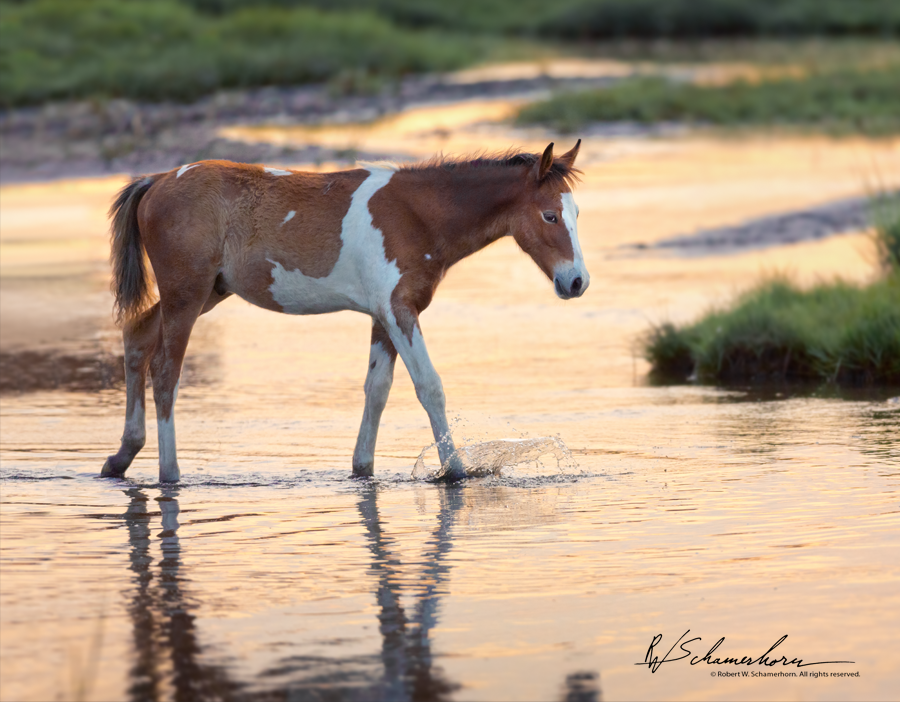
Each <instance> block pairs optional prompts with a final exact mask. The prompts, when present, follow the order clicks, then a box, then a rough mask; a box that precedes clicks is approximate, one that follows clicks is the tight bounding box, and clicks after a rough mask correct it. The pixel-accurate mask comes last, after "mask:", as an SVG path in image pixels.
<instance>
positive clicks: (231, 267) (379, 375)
mask: <svg viewBox="0 0 900 702" xmlns="http://www.w3.org/2000/svg"><path fill="white" fill-rule="evenodd" d="M580 146H581V140H580V139H579V140H578V143H576V144H575V146H574V148H572V149H571V150H570V151H568V152H566V153H564V154H562V155H561V156H558V157H554V155H553V144H552V143H551V144H550V145H549V146H547V148H546V149H545V150H544V152H543V154H541V155H538V154H533V153H526V152H522V151H517V150H511V151H508V152H505V153H502V154H495V155H492V156H483V157H473V158H456V159H453V158H447V157H442V156H441V157H435V158H433V159H431V160H430V161H425V162H423V163H418V164H411V165H404V166H398V165H395V164H387V163H379V164H360V167H358V168H354V169H352V170H346V171H338V172H332V173H312V172H302V171H293V170H283V169H279V168H270V167H262V166H257V165H248V164H239V163H232V162H229V161H212V160H210V161H199V162H197V163H191V164H187V165H184V166H181V167H180V168H177V169H172V170H171V171H168V172H167V173H159V174H156V175H148V176H139V177H136V178H134V179H133V180H132V181H131V182H130V183H129V184H128V185H126V186H125V187H124V188H123V189H122V190H121V191H120V192H119V194H118V196H117V198H116V199H115V201H114V203H113V205H112V207H111V209H110V217H111V220H112V247H111V248H112V253H111V263H112V267H113V281H112V291H113V293H114V296H115V311H116V319H117V322H118V323H119V324H120V325H121V326H122V336H123V340H124V346H125V384H126V410H125V431H124V434H123V436H122V440H121V445H120V448H119V450H118V452H117V453H116V454H114V455H111V456H109V457H108V458H107V459H106V462H105V463H104V465H103V468H102V470H101V476H103V477H122V476H123V475H124V474H125V471H126V470H127V469H128V467H129V466H130V465H131V463H132V461H133V460H134V458H135V456H136V455H137V453H138V452H139V451H140V450H141V448H143V446H144V442H145V439H146V427H145V387H146V381H147V372H148V371H149V372H150V376H151V381H152V384H153V399H154V402H155V404H156V421H157V429H158V434H159V480H160V482H177V481H178V480H179V479H180V477H181V473H180V470H179V466H178V460H177V456H176V451H175V423H174V405H175V400H176V397H177V394H178V384H179V379H180V376H181V370H182V364H183V361H184V355H185V350H186V348H187V344H188V339H189V337H190V335H191V330H192V329H193V326H194V323H195V322H196V320H197V318H198V317H199V316H200V315H202V314H206V313H207V312H209V311H210V310H212V309H213V308H214V307H215V306H216V305H218V304H219V303H220V302H222V301H223V300H225V299H226V298H228V297H229V296H231V295H238V296H239V297H241V298H243V299H244V300H247V301H248V302H250V303H252V304H254V305H258V306H259V307H263V308H265V309H269V310H274V311H276V312H284V313H287V314H323V313H326V312H336V311H339V310H354V311H356V312H362V313H364V314H367V315H369V316H370V317H371V318H372V336H371V347H370V351H369V370H368V374H367V376H366V380H365V385H364V389H365V408H364V410H363V417H362V423H361V425H360V429H359V435H358V438H357V441H356V448H355V450H354V452H353V461H352V466H353V473H352V474H353V476H356V477H368V476H372V475H374V462H375V440H376V437H377V435H378V426H379V423H380V420H381V414H382V412H383V410H384V407H385V404H386V403H387V399H388V393H389V392H390V389H391V384H392V381H393V373H394V363H395V361H396V358H397V355H398V354H399V355H400V357H401V358H402V359H403V363H404V364H405V365H406V368H407V369H408V370H409V374H410V377H411V378H412V381H413V384H414V386H415V390H416V396H417V398H418V399H419V402H420V403H421V404H422V406H423V407H424V409H425V411H426V413H427V414H428V418H429V420H430V422H431V428H432V431H433V433H434V438H435V441H436V442H437V445H438V456H439V459H440V461H441V464H442V465H444V466H446V467H447V470H446V474H445V477H446V478H447V479H448V480H450V481H456V480H459V479H461V478H463V477H465V475H466V472H465V469H464V467H463V465H462V461H461V460H460V458H459V456H458V454H457V453H456V448H455V446H454V443H453V438H452V436H451V434H450V428H449V425H448V423H447V417H446V401H445V396H444V390H443V386H442V385H441V380H440V377H439V376H438V374H437V371H435V369H434V366H433V365H432V363H431V361H430V360H429V358H428V351H427V349H426V348H425V341H424V339H423V337H422V332H421V329H420V327H419V315H420V314H421V313H422V312H423V311H424V310H425V309H426V308H427V307H428V305H429V304H430V302H431V300H432V297H433V296H434V293H435V290H436V289H437V286H438V284H439V283H440V281H441V279H442V278H443V277H444V274H445V272H446V271H447V269H448V268H449V267H450V266H452V265H453V264H455V263H457V262H458V261H460V260H462V259H463V258H465V257H466V256H469V255H470V254H473V253H475V252H476V251H479V250H480V249H482V248H484V247H485V246H487V245H488V244H490V243H492V242H494V241H496V240H497V239H499V238H501V237H503V236H506V235H512V237H513V238H514V239H515V241H516V242H517V243H518V245H519V246H520V247H521V248H522V249H523V250H524V251H525V252H526V253H528V255H530V256H531V258H532V259H533V260H534V262H535V263H536V264H537V266H538V268H540V269H541V270H542V271H543V272H544V274H545V275H546V276H547V277H548V278H549V279H550V280H551V281H552V282H553V286H554V289H555V291H556V294H557V296H559V297H560V298H562V299H564V300H568V299H571V298H575V297H580V296H581V295H582V294H583V293H584V291H585V290H587V287H588V284H589V282H590V277H589V276H588V272H587V269H586V268H585V264H584V258H583V256H582V253H581V248H580V245H579V243H578V233H577V222H576V220H577V217H578V207H577V205H576V204H575V200H574V197H573V194H572V188H573V187H574V185H575V184H576V182H577V179H578V176H579V174H580V171H578V170H576V169H575V168H574V163H575V158H576V156H577V155H578V150H579V148H580ZM147 259H149V263H150V265H151V266H152V270H153V274H154V275H155V278H156V288H157V290H158V301H156V302H155V303H154V302H153V298H154V297H155V296H154V295H153V294H152V291H151V279H150V273H149V271H148V270H147V268H146V265H147V263H146V261H147Z"/></svg>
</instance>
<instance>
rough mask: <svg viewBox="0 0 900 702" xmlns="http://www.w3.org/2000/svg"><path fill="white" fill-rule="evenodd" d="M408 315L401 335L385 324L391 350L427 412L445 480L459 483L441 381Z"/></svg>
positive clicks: (461, 472)
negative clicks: (395, 350) (406, 330)
mask: <svg viewBox="0 0 900 702" xmlns="http://www.w3.org/2000/svg"><path fill="white" fill-rule="evenodd" d="M410 316H411V323H410V324H408V325H406V326H407V328H408V330H410V333H406V332H404V330H403V329H401V328H400V326H399V325H397V324H396V323H394V324H388V325H386V327H387V330H388V334H390V337H391V341H392V342H393V343H394V348H396V349H397V351H398V352H399V354H400V358H402V359H403V363H404V364H405V365H406V369H407V370H408V371H409V376H410V378H412V381H413V385H414V386H415V388H416V397H418V398H419V402H421V403H422V407H424V408H425V411H426V412H427V413H428V419H429V420H430V421H431V430H432V432H434V440H435V442H437V448H438V456H439V457H440V460H441V465H442V466H445V467H446V468H447V473H446V474H445V478H446V479H447V480H449V481H451V482H452V481H456V480H461V479H462V478H465V477H466V470H465V468H463V465H462V461H460V459H459V456H458V455H457V454H456V446H455V445H454V444H453V437H452V436H451V435H450V425H449V424H448V423H447V409H446V400H445V399H444V387H443V385H441V378H440V376H439V375H438V374H437V371H436V370H435V369H434V366H433V365H432V364H431V359H430V358H429V357H428V350H427V349H426V348H425V339H423V338H422V332H421V330H420V329H419V322H418V318H417V316H412V315H410Z"/></svg>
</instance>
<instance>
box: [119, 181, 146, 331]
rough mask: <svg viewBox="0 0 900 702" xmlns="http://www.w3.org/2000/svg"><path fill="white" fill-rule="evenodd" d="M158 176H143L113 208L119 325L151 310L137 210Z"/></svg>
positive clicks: (129, 185) (126, 191)
mask: <svg viewBox="0 0 900 702" xmlns="http://www.w3.org/2000/svg"><path fill="white" fill-rule="evenodd" d="M155 179H156V176H141V177H138V178H135V179H134V180H132V181H131V182H130V183H129V184H128V185H126V186H125V187H124V188H122V190H120V191H119V195H118V197H117V198H116V201H115V202H114V203H113V205H112V207H110V208H109V216H110V217H111V218H112V254H111V255H110V263H111V264H112V267H113V282H112V291H113V294H114V295H115V296H116V307H115V312H116V322H118V323H119V324H121V323H123V322H127V321H128V320H130V319H133V318H134V317H136V316H137V315H139V314H140V313H141V312H143V311H144V309H145V308H146V307H147V303H148V302H149V300H150V283H149V276H148V273H147V266H146V263H145V262H144V246H143V244H142V243H141V230H140V229H139V228H138V221H137V209H138V205H139V204H140V202H141V200H142V199H143V197H144V195H146V194H147V191H148V190H149V189H150V186H151V185H153V182H154V180H155Z"/></svg>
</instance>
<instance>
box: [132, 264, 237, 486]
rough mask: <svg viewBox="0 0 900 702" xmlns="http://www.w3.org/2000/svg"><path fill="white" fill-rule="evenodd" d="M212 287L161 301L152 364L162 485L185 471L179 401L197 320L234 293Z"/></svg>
mask: <svg viewBox="0 0 900 702" xmlns="http://www.w3.org/2000/svg"><path fill="white" fill-rule="evenodd" d="M212 288H213V282H212V281H210V283H209V285H208V286H202V287H198V288H195V290H194V291H193V292H192V291H189V290H182V291H179V294H178V295H177V297H175V296H173V297H174V299H166V298H165V297H164V298H163V299H162V300H161V301H160V305H161V317H162V319H161V321H162V324H161V327H160V336H159V343H158V344H157V346H156V352H155V353H154V354H153V358H152V359H151V360H150V377H151V379H152V381H153V401H154V402H155V404H156V426H157V430H158V432H159V481H160V482H161V483H174V482H178V479H179V478H180V477H181V471H180V470H179V468H178V458H177V456H176V452H175V399H176V397H177V396H178V382H179V380H180V378H181V367H182V365H183V363H184V354H185V351H186V350H187V345H188V340H189V339H190V337H191V331H192V330H193V328H194V323H195V322H196V321H197V317H199V316H200V315H201V314H204V313H206V312H209V311H210V310H211V309H212V308H213V307H215V306H216V305H217V304H218V303H219V302H221V301H222V300H224V299H225V298H226V297H228V296H229V294H230V293H224V294H220V293H218V292H216V291H215V290H213V289H212Z"/></svg>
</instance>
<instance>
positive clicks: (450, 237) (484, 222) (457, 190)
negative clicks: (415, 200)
mask: <svg viewBox="0 0 900 702" xmlns="http://www.w3.org/2000/svg"><path fill="white" fill-rule="evenodd" d="M449 176H450V177H449V178H448V180H447V182H445V183H441V184H440V187H439V188H437V191H436V192H437V193H438V194H437V195H436V198H435V199H436V204H437V207H435V213H436V216H435V221H434V227H433V236H434V237H435V239H436V244H437V248H438V249H439V250H441V251H442V252H443V256H444V258H445V261H444V264H445V265H446V266H452V265H453V264H454V263H456V262H458V261H460V260H462V259H463V258H465V257H466V256H471V255H472V254H473V253H475V252H477V251H480V250H481V249H483V248H484V247H485V246H487V245H488V244H492V243H493V242H495V241H496V240H497V239H499V238H501V237H503V236H505V235H506V234H509V233H510V229H509V215H510V210H511V208H512V206H513V204H514V203H515V201H516V200H517V199H518V198H519V197H520V196H521V195H522V173H521V172H520V170H519V169H518V168H514V167H497V166H495V167H485V168H480V169H475V168H471V169H468V168H467V169H460V170H459V171H451V172H450V173H449Z"/></svg>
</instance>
